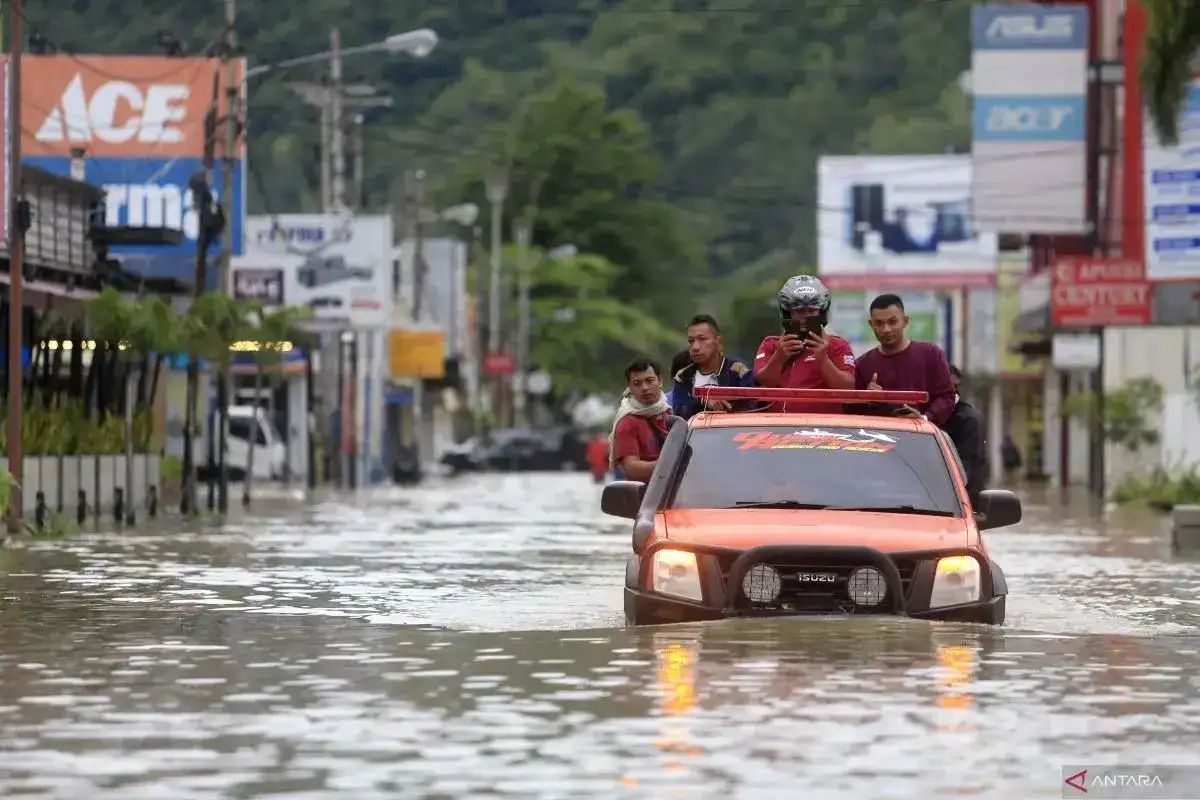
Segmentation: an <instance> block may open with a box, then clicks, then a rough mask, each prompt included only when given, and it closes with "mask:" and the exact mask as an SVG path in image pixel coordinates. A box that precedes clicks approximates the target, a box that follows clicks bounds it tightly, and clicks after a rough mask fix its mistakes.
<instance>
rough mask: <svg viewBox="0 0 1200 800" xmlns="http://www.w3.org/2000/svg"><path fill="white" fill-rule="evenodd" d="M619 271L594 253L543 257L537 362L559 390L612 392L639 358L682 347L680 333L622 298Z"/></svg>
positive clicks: (537, 293)
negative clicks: (616, 289) (617, 291)
mask: <svg viewBox="0 0 1200 800" xmlns="http://www.w3.org/2000/svg"><path fill="white" fill-rule="evenodd" d="M620 272H621V270H620V268H619V267H618V266H617V265H615V264H613V263H612V262H610V261H608V260H606V259H605V258H603V257H601V256H598V255H594V254H581V255H579V256H576V257H575V258H572V259H563V260H561V261H557V260H554V259H548V258H544V259H541V260H540V261H539V262H538V263H537V264H536V265H535V266H534V268H533V275H532V280H531V287H532V288H531V298H532V299H531V302H530V308H531V325H530V330H531V332H532V336H531V342H532V344H531V348H530V361H531V364H532V366H533V367H534V368H535V369H542V370H545V371H546V372H548V373H550V375H551V377H552V378H553V379H554V385H555V386H556V387H557V391H558V392H559V393H560V394H564V393H565V394H569V393H582V394H587V393H613V392H614V390H616V389H619V387H620V385H621V370H622V369H624V367H625V364H626V363H628V362H629V361H630V360H631V359H633V358H634V357H635V356H639V355H646V356H650V357H653V358H655V359H657V360H659V361H663V360H664V358H663V357H664V355H666V354H668V353H669V352H674V350H672V347H676V349H677V343H678V341H679V339H680V335H679V334H678V333H677V332H676V331H674V330H672V329H670V328H668V327H666V326H664V325H663V324H662V323H661V322H659V321H658V320H657V319H655V318H654V317H653V316H651V315H649V314H647V313H646V312H645V311H644V310H642V309H639V308H637V307H635V306H633V305H630V304H629V303H626V302H625V301H623V300H620V299H619V298H617V297H616V296H615V292H614V286H613V284H614V282H615V281H616V280H617V279H618V277H619V275H620ZM664 366H665V364H664Z"/></svg>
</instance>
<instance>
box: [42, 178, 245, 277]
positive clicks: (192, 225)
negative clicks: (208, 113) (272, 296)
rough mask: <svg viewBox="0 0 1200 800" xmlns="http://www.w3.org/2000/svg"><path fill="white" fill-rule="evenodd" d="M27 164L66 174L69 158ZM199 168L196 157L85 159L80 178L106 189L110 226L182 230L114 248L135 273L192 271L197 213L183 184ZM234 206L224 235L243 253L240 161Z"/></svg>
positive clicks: (216, 189)
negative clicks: (161, 239) (179, 237)
mask: <svg viewBox="0 0 1200 800" xmlns="http://www.w3.org/2000/svg"><path fill="white" fill-rule="evenodd" d="M23 161H24V163H26V164H29V165H30V166H34V167H39V168H41V169H44V170H46V171H48V172H52V173H55V174H57V175H63V176H69V175H70V174H71V160H70V159H68V158H57V157H54V156H33V157H28V158H25V159H23ZM203 169H204V162H203V160H202V159H200V158H188V157H182V156H181V157H178V158H89V159H85V161H84V180H85V181H87V182H88V183H91V184H93V185H96V186H99V187H101V188H103V189H104V192H105V198H106V200H105V207H106V212H107V216H106V219H105V223H106V224H107V225H109V226H129V227H133V228H141V227H146V228H171V229H173V230H179V231H181V232H182V234H183V242H182V244H178V245H123V246H120V247H114V248H113V249H112V253H111V255H112V256H113V257H114V258H118V259H120V260H121V261H122V262H123V263H124V264H125V267H126V268H127V269H129V270H131V271H133V272H136V273H138V274H139V275H144V276H147V277H154V278H176V279H178V280H183V281H187V282H191V280H192V278H193V276H194V274H195V264H196V239H197V234H198V232H199V215H198V213H197V211H196V208H195V204H194V203H193V202H192V190H191V189H190V188H188V183H189V181H190V180H191V177H192V175H194V174H196V173H197V172H199V171H201V170H203ZM221 183H222V175H221V165H220V164H218V165H216V167H214V169H213V170H212V171H211V172H210V185H211V186H212V187H213V194H214V195H215V196H216V197H218V198H220V196H221ZM233 187H234V192H233V204H232V214H231V218H230V219H229V220H228V221H227V225H228V229H227V231H226V235H232V236H233V252H234V254H235V255H240V254H241V252H242V221H243V220H244V219H245V209H244V201H245V191H244V172H243V163H242V162H241V161H237V162H235V163H234V168H233ZM219 251H220V241H219V240H218V241H217V242H214V243H213V244H212V246H211V248H210V251H209V252H210V253H211V254H213V255H215V254H216V253H218V252H219ZM209 272H210V275H209V288H214V287H215V286H216V274H215V270H210V271H209Z"/></svg>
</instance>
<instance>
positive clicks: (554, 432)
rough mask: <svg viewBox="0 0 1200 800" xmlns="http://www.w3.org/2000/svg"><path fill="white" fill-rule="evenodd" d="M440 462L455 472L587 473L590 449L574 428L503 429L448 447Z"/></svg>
mask: <svg viewBox="0 0 1200 800" xmlns="http://www.w3.org/2000/svg"><path fill="white" fill-rule="evenodd" d="M441 462H442V463H443V464H445V465H446V466H447V467H449V468H450V469H451V470H452V471H455V472H461V471H468V470H479V469H493V470H519V471H541V470H586V469H587V447H586V444H585V443H584V441H583V440H582V439H581V438H580V437H579V435H578V434H576V433H575V431H574V430H572V429H571V428H564V427H557V428H501V429H499V430H494V431H492V432H491V433H490V434H489V435H488V436H487V437H486V438H479V437H471V438H469V439H467V440H465V441H463V442H459V443H457V444H454V445H451V446H450V447H447V448H446V449H445V450H443V451H442V456H441Z"/></svg>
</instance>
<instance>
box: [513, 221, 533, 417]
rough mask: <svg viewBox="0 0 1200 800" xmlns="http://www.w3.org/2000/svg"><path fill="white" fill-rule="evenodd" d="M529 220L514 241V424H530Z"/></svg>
mask: <svg viewBox="0 0 1200 800" xmlns="http://www.w3.org/2000/svg"><path fill="white" fill-rule="evenodd" d="M531 227H532V226H531V225H530V224H529V220H528V219H522V220H521V221H519V222H518V223H517V224H516V234H517V236H516V238H517V293H518V296H517V364H516V373H515V375H514V377H515V378H516V379H517V380H518V381H520V391H518V392H516V393H515V395H514V396H513V404H514V406H515V410H516V417H517V420H516V424H518V425H522V426H527V425H528V424H529V240H530V237H531V236H532V231H531V230H530V229H531Z"/></svg>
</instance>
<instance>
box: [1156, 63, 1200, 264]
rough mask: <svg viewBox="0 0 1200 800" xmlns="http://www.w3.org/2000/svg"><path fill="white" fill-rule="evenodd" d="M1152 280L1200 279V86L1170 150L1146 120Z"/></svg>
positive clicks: (1191, 93)
mask: <svg viewBox="0 0 1200 800" xmlns="http://www.w3.org/2000/svg"><path fill="white" fill-rule="evenodd" d="M1144 130H1145V131H1146V133H1145V136H1144V142H1145V155H1144V158H1145V170H1144V172H1145V192H1146V277H1147V278H1149V279H1150V280H1152V281H1161V280H1187V279H1189V278H1190V279H1193V280H1195V279H1197V278H1200V81H1195V80H1194V81H1192V83H1191V85H1190V86H1189V87H1188V90H1187V99H1186V101H1185V104H1184V108H1183V111H1182V112H1181V114H1180V117H1179V143H1178V144H1177V145H1176V146H1174V147H1167V146H1165V145H1163V143H1162V142H1161V141H1160V140H1159V138H1158V135H1157V132H1156V129H1155V127H1154V124H1153V122H1152V121H1151V120H1150V117H1149V114H1147V115H1146V118H1145V123H1144Z"/></svg>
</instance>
